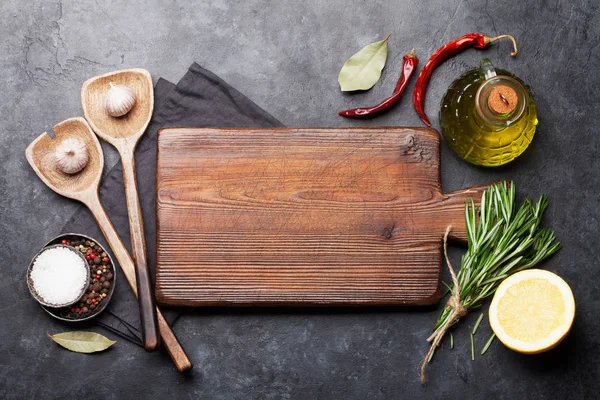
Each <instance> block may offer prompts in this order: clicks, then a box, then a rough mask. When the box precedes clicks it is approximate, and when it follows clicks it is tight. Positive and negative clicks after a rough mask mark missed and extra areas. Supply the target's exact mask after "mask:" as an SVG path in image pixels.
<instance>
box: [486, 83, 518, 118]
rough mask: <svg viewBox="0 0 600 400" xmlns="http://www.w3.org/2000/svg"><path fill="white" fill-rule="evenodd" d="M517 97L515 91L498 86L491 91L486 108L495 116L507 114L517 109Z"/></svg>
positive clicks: (508, 87)
mask: <svg viewBox="0 0 600 400" xmlns="http://www.w3.org/2000/svg"><path fill="white" fill-rule="evenodd" d="M518 101H519V97H518V96H517V92H516V91H515V89H513V88H511V87H510V86H506V85H498V86H496V87H495V88H493V89H492V92H491V93H490V97H488V106H489V107H490V110H492V111H493V112H495V113H496V114H508V113H509V112H511V111H513V110H514V109H515V108H516V107H517V103H518Z"/></svg>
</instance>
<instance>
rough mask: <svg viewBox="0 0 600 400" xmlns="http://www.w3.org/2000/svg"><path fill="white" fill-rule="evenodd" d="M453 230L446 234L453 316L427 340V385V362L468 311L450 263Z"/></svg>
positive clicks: (445, 253) (448, 230)
mask: <svg viewBox="0 0 600 400" xmlns="http://www.w3.org/2000/svg"><path fill="white" fill-rule="evenodd" d="M451 230H452V226H451V225H449V226H448V227H447V228H446V233H445V234H444V257H445V258H446V264H448V270H450V275H451V276H452V283H453V284H454V290H453V291H452V295H451V296H450V298H449V299H448V302H447V303H446V306H448V307H450V308H452V314H451V316H450V318H448V320H447V321H446V322H445V323H444V325H442V326H440V327H439V328H437V329H436V330H435V332H433V334H432V335H431V336H429V337H428V338H427V341H428V342H430V343H431V347H429V351H428V352H427V354H426V355H425V359H424V360H423V364H421V383H422V384H425V383H426V382H427V378H426V377H425V367H426V366H427V362H428V361H429V358H430V357H431V355H432V354H433V352H434V351H435V349H436V347H438V346H439V345H440V342H441V341H442V338H443V337H444V335H446V332H447V331H448V329H449V328H450V326H451V325H453V324H454V323H455V322H456V321H458V320H459V319H461V318H462V317H464V316H465V315H467V312H469V310H467V309H466V308H465V307H464V306H463V305H462V304H461V302H460V285H459V284H458V278H457V277H456V274H455V273H454V269H453V268H452V264H451V263H450V259H449V258H448V251H447V246H446V243H447V242H448V234H449V233H450V231H451Z"/></svg>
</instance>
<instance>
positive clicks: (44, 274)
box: [30, 247, 88, 305]
mask: <svg viewBox="0 0 600 400" xmlns="http://www.w3.org/2000/svg"><path fill="white" fill-rule="evenodd" d="M30 279H31V281H32V283H33V288H34V289H35V291H36V292H37V294H38V295H39V296H40V297H41V298H42V299H43V300H44V301H45V302H46V303H48V304H53V305H67V304H71V303H74V302H75V301H77V300H78V298H79V295H80V294H81V292H82V291H83V287H84V286H85V285H87V283H88V281H87V265H86V264H85V263H84V262H83V260H82V259H81V257H79V256H78V255H77V253H75V250H69V249H68V248H67V247H53V248H51V249H48V250H45V251H43V252H41V253H40V254H39V255H38V256H37V257H36V259H35V261H34V263H33V266H32V268H31V274H30Z"/></svg>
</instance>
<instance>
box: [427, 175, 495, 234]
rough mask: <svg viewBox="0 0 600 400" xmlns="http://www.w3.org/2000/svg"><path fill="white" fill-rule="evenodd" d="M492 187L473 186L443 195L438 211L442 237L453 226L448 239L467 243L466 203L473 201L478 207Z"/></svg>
mask: <svg viewBox="0 0 600 400" xmlns="http://www.w3.org/2000/svg"><path fill="white" fill-rule="evenodd" d="M496 183H499V182H496ZM492 185H493V184H489V185H481V186H472V187H470V188H466V189H460V190H456V191H454V192H450V193H445V194H443V195H442V203H441V205H440V207H439V209H438V210H437V211H436V212H438V213H439V217H438V221H439V222H438V229H439V230H440V232H441V233H442V236H443V233H444V232H445V231H446V228H447V227H448V225H451V226H452V230H451V231H450V234H449V235H448V237H449V238H450V239H452V240H454V241H459V242H464V243H466V242H467V230H466V225H465V202H467V201H470V200H471V199H473V201H474V202H475V204H477V205H478V204H479V202H480V200H481V195H482V194H483V192H484V191H485V190H487V189H488V188H489V187H490V186H492Z"/></svg>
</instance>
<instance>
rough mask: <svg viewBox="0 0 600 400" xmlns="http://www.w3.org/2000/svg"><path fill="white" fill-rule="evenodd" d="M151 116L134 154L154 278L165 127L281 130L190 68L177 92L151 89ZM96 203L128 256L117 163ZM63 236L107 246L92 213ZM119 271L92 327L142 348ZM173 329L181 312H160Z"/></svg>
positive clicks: (135, 312) (135, 311)
mask: <svg viewBox="0 0 600 400" xmlns="http://www.w3.org/2000/svg"><path fill="white" fill-rule="evenodd" d="M154 99H155V101H154V113H153V116H152V120H151V121H150V124H149V125H148V129H147V130H146V133H145V134H144V136H143V137H142V139H141V140H140V143H139V144H138V147H137V150H136V153H135V164H136V169H137V183H138V191H139V198H140V203H141V207H142V214H143V217H144V228H145V234H146V245H147V249H148V265H149V266H150V269H151V271H152V275H153V276H154V269H155V265H156V148H157V145H156V144H157V134H158V130H159V129H161V128H168V127H194V128H201V127H213V128H221V127H223V128H225V127H232V128H233V127H236V128H269V127H279V126H283V125H282V124H281V123H280V122H279V121H277V120H276V119H275V118H273V117H272V116H271V115H269V114H268V113H267V112H266V111H264V110H263V109H261V108H260V107H259V106H257V105H256V104H255V103H253V102H252V101H251V100H250V99H248V98H247V97H246V96H244V95H243V94H241V93H240V92H238V91H237V90H235V89H234V88H232V87H231V86H229V85H228V84H227V83H226V82H225V81H223V80H222V79H220V78H219V77H217V76H216V75H214V74H213V73H211V72H210V71H207V70H206V69H204V68H202V67H200V66H199V65H198V64H196V63H194V64H192V66H191V67H190V68H189V70H188V72H187V73H186V74H185V76H184V77H183V78H182V79H181V80H180V81H179V83H178V84H177V85H176V86H175V85H173V84H172V83H170V82H168V81H166V80H164V79H162V78H161V79H159V80H158V82H157V84H156V86H155V88H154ZM100 201H101V202H102V204H103V205H104V208H105V210H106V212H107V214H108V216H109V218H110V219H111V221H112V223H113V225H114V227H115V229H116V230H117V233H118V234H119V236H120V237H121V240H122V241H123V243H124V244H125V247H127V249H128V250H129V252H130V254H131V245H130V238H129V219H128V214H127V205H126V202H125V189H124V186H123V172H122V167H121V163H117V165H115V166H114V167H113V168H112V169H111V170H109V171H105V173H104V176H103V177H102V182H101V184H100ZM63 232H73V233H82V234H85V235H88V236H91V237H93V238H96V239H97V240H98V241H99V242H100V243H101V244H102V245H103V246H104V247H105V248H107V249H110V248H109V247H108V245H107V242H106V240H105V239H104V236H103V235H102V232H101V231H100V228H99V227H98V225H97V224H96V222H95V220H94V218H93V217H92V215H91V214H90V212H89V211H88V210H87V209H86V208H85V207H83V206H82V207H81V208H80V209H79V210H77V211H76V212H75V214H74V215H73V216H72V217H71V219H70V220H69V221H68V222H67V224H66V225H65V227H64V228H63ZM119 272H120V270H119V269H117V274H118V276H117V281H116V287H115V292H114V294H113V298H112V300H111V302H110V304H109V305H108V307H107V308H106V310H104V312H103V313H102V314H100V315H99V316H98V317H97V318H95V319H94V320H93V321H95V323H97V324H98V325H100V326H103V327H105V328H106V329H108V330H110V331H112V332H114V333H116V334H118V335H121V336H122V337H123V338H125V339H127V340H130V341H132V342H133V343H136V344H138V345H140V346H141V345H142V339H141V334H140V322H139V308H138V303H137V300H136V298H135V296H134V295H133V292H132V291H131V289H130V288H129V284H128V283H127V281H126V279H125V277H124V276H123V274H122V273H121V274H119ZM163 314H164V315H165V318H166V319H167V321H168V322H169V323H170V324H173V323H174V322H175V321H176V319H177V318H178V316H179V315H180V311H179V310H178V309H165V310H163Z"/></svg>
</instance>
